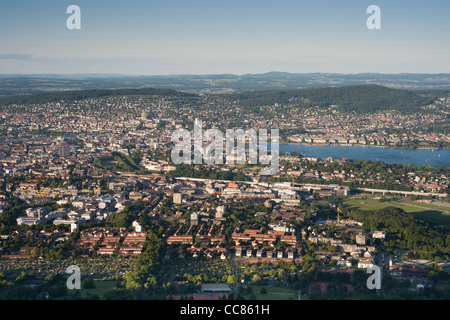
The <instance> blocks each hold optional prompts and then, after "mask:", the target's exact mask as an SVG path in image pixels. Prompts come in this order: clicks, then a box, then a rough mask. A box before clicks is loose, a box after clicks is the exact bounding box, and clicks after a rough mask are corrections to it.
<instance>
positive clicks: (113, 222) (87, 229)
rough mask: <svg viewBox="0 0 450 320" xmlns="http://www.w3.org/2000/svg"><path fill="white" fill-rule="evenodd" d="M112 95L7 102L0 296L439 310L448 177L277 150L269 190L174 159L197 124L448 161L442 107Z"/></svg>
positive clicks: (448, 245)
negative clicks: (435, 154) (423, 152)
mask: <svg viewBox="0 0 450 320" xmlns="http://www.w3.org/2000/svg"><path fill="white" fill-rule="evenodd" d="M364 89H365V91H364V94H366V95H367V96H369V97H370V96H371V93H370V90H375V92H374V93H372V94H375V95H379V91H378V90H380V88H379V87H376V86H375V87H369V88H367V87H364ZM321 90H326V89H321ZM348 90H350V91H349V92H348V94H350V95H352V96H355V95H354V94H353V92H354V90H358V88H354V87H351V88H350V89H348ZM381 90H384V89H381ZM389 90H391V89H389ZM367 91H369V93H367ZM99 92H101V93H104V92H105V90H103V91H99ZM115 92H116V94H109V93H108V94H104V95H103V94H96V93H95V92H94V94H93V91H92V92H91V91H88V92H86V93H85V94H84V95H83V94H78V93H75V94H74V93H73V92H70V93H62V92H61V93H55V94H48V95H45V94H41V95H36V96H21V97H19V98H18V99H17V100H14V99H12V100H11V99H10V100H8V103H3V104H2V103H1V100H0V236H1V238H0V298H2V299H74V298H79V299H167V300H170V299H173V300H175V299H198V300H202V299H203V300H208V299H230V300H232V299H235V300H258V299H285V300H298V299H310V300H313V299H449V298H450V287H449V285H450V273H449V271H450V233H449V227H450V200H449V196H448V182H449V177H450V167H448V166H446V167H434V166H429V165H425V166H419V165H413V164H387V163H383V162H380V161H375V160H373V161H367V160H366V161H365V160H352V159H347V158H340V159H333V158H332V157H328V158H324V159H321V158H313V157H305V156H303V155H301V154H297V153H290V154H283V153H282V154H280V164H279V170H278V173H277V174H275V175H272V176H262V175H261V171H260V168H261V165H259V164H257V165H250V164H247V163H245V164H226V165H218V164H216V165H206V164H196V165H188V164H181V165H177V164H175V163H173V161H172V160H171V150H172V148H173V146H174V143H173V141H172V138H171V135H172V133H173V132H174V130H176V129H188V130H192V129H193V127H194V123H195V121H196V120H202V124H203V126H204V128H205V129H208V128H217V129H219V130H223V131H225V130H226V129H228V128H242V129H249V128H254V129H271V128H274V129H275V128H276V129H279V130H280V139H281V142H284V143H305V144H321V145H328V144H333V145H334V144H339V145H369V146H370V145H372V146H379V147H380V148H381V147H387V146H389V147H394V148H405V149H414V148H437V149H438V148H447V149H448V148H449V146H450V132H449V121H450V120H449V118H450V117H449V114H450V113H449V111H450V108H449V107H450V98H449V97H448V94H446V95H441V96H433V99H432V100H430V98H429V97H430V96H431V93H429V92H428V93H424V96H426V98H423V96H420V97H414V98H413V100H408V99H411V97H409V96H403V95H400V96H396V94H397V92H396V91H394V93H392V92H391V91H389V92H386V93H385V94H384V96H385V97H386V96H389V95H392V99H391V100H390V101H394V102H393V105H394V106H395V107H397V108H394V107H385V108H375V109H373V110H371V111H370V112H369V111H368V110H367V108H368V107H367V108H366V109H358V108H353V107H348V106H351V105H352V104H351V103H350V102H349V101H347V100H345V99H346V98H345V94H343V95H341V96H338V97H340V100H339V99H338V100H339V103H330V102H329V101H331V100H328V99H322V100H315V95H316V94H318V93H314V94H312V95H310V96H308V95H306V96H302V95H300V94H298V95H291V96H286V92H282V93H280V92H278V93H274V92H272V91H268V93H265V94H263V93H252V94H245V93H240V94H230V95H220V94H217V95H204V94H200V95H194V94H186V93H181V92H177V91H173V90H167V89H164V90H163V89H160V90H158V89H154V90H150V89H145V90H143V91H142V90H141V91H139V90H128V91H127V90H124V91H115ZM344 93H345V92H344ZM289 94H290V93H289ZM320 94H324V93H323V92H322V91H321V92H320ZM334 94H335V93H334V92H332V93H330V94H329V95H330V96H333V95H334ZM433 94H436V93H433ZM389 97H391V96H389ZM422 98H423V99H424V100H421V99H422ZM20 99H22V100H20ZM33 99H34V100H33ZM402 99H404V101H403V100H402ZM5 101H6V100H5ZM333 101H334V100H333ZM345 102H348V103H347V104H345V105H344V103H345ZM360 102H361V103H360V104H359V105H363V106H365V105H367V102H366V101H360ZM424 102H427V103H424ZM408 103H411V105H412V107H411V110H409V112H405V110H406V109H407V108H406V107H405V105H408ZM345 106H347V107H345ZM405 108H406V109H405ZM73 265H75V266H78V267H79V268H80V269H81V279H82V289H81V290H76V289H75V290H71V289H69V288H68V287H67V283H66V280H67V278H68V276H69V275H70V273H69V272H67V269H68V267H69V266H73ZM373 266H378V267H380V268H381V270H382V274H383V277H382V284H381V288H380V289H370V288H368V286H367V283H366V281H367V278H368V276H369V274H368V273H367V272H366V271H367V269H368V268H371V267H373Z"/></svg>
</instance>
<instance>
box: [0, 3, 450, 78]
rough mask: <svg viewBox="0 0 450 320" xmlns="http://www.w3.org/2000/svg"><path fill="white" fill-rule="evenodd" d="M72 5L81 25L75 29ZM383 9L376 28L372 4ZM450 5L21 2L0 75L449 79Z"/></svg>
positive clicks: (3, 16)
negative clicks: (345, 75)
mask: <svg viewBox="0 0 450 320" xmlns="http://www.w3.org/2000/svg"><path fill="white" fill-rule="evenodd" d="M70 5H78V6H79V7H80V10H81V29H80V30H69V29H68V28H67V26H66V21H67V19H68V18H69V17H70V14H68V13H66V10H67V8H68V7H69V6H70ZM370 5H378V6H379V7H380V9H381V29H380V30H369V29H368V28H367V26H366V21H367V19H368V18H369V17H370V14H368V13H367V12H366V11H367V8H368V7H369V6H370ZM449 9H450V4H449V3H448V2H447V1H441V0H434V1H432V2H427V3H425V2H424V1H403V0H402V1H396V2H395V3H391V2H389V1H385V0H371V1H351V0H348V1H340V2H339V3H335V2H333V1H329V0H323V1H315V2H314V3H308V2H306V1H281V2H274V1H246V2H245V3H242V2H237V1H227V2H217V1H212V2H211V1H197V0H196V1H189V2H183V1H175V0H174V1H164V2H157V1H150V2H145V3H142V2H138V1H128V2H127V4H126V5H125V4H123V3H120V2H119V1H110V2H108V4H103V3H92V2H89V1H82V0H79V1H70V2H69V1H59V2H58V3H55V2H54V1H39V2H32V1H16V2H13V3H7V4H4V5H3V6H2V11H1V13H0V30H1V31H0V39H1V40H2V43H3V45H2V48H1V49H0V74H49V73H52V74H68V73H70V74H79V73H106V74H108V73H111V74H135V75H170V74H218V73H232V74H249V73H265V72H270V71H281V72H291V73H308V72H325V73H365V72H373V73H449V72H450V62H449V61H448V59H447V57H448V56H449V55H450V43H449V41H448V40H446V39H447V38H446V34H448V31H449V30H450V21H449V20H448V19H447V17H446V13H447V12H449V11H450V10H449Z"/></svg>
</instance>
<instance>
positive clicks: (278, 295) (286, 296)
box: [241, 285, 303, 300]
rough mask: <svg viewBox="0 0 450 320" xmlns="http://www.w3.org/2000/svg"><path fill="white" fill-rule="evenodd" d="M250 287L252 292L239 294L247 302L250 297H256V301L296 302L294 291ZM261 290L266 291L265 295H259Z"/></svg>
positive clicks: (267, 287) (278, 288) (281, 288)
mask: <svg viewBox="0 0 450 320" xmlns="http://www.w3.org/2000/svg"><path fill="white" fill-rule="evenodd" d="M250 286H251V288H252V292H246V291H245V290H244V292H241V296H243V297H244V298H245V299H246V300H248V299H249V297H250V296H252V295H254V296H256V299H257V300H297V293H298V292H297V290H294V289H289V288H283V287H270V286H257V285H250ZM262 288H265V289H266V293H261V289H262ZM302 299H303V297H302Z"/></svg>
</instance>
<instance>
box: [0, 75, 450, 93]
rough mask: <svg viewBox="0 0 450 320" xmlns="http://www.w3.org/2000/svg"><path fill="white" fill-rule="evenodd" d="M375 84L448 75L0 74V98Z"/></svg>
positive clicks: (416, 82) (424, 84) (441, 85)
mask: <svg viewBox="0 0 450 320" xmlns="http://www.w3.org/2000/svg"><path fill="white" fill-rule="evenodd" d="M371 84H374V85H381V86H386V87H389V88H396V89H408V90H427V89H443V90H450V74H445V73H441V74H425V73H424V74H422V73H401V74H383V73H357V74H340V73H289V72H268V73H260V74H243V75H236V74H207V75H195V74H194V75H189V74H181V75H148V76H147V75H142V76H140V75H117V74H68V75H57V74H56V75H55V74H34V75H31V74H30V75H26V74H23V75H13V74H9V75H8V74H0V96H2V95H3V96H10V95H18V94H31V93H38V92H53V91H60V90H93V89H97V90H100V89H117V88H136V89H138V88H165V89H174V90H177V91H183V92H188V93H194V94H200V93H203V94H211V93H238V92H246V91H253V90H292V89H306V88H326V87H340V86H354V85H371Z"/></svg>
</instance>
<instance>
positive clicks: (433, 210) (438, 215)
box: [344, 198, 450, 226]
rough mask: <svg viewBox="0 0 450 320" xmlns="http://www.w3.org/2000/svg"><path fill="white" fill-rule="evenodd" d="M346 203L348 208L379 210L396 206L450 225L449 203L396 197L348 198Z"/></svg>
mask: <svg viewBox="0 0 450 320" xmlns="http://www.w3.org/2000/svg"><path fill="white" fill-rule="evenodd" d="M344 205H345V206H346V207H347V208H360V209H361V210H377V209H382V208H386V207H389V206H394V207H398V208H402V209H403V210H405V212H407V213H411V214H413V215H415V216H416V217H417V218H420V219H423V220H425V221H429V222H432V223H435V224H441V225H445V226H450V204H448V203H442V202H439V203H434V202H433V203H421V202H416V201H414V200H408V199H398V198H397V199H395V200H390V201H380V200H378V199H346V200H345V201H344Z"/></svg>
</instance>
